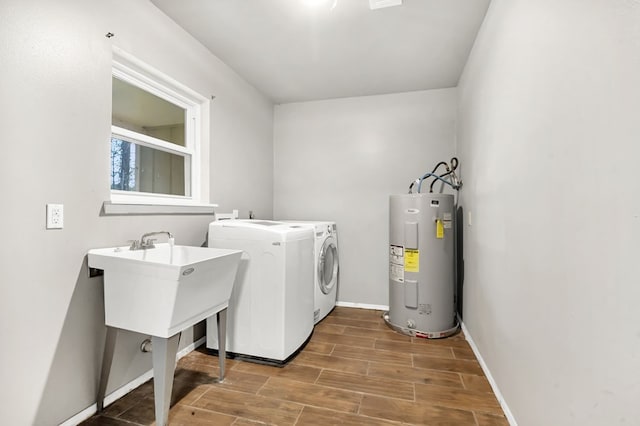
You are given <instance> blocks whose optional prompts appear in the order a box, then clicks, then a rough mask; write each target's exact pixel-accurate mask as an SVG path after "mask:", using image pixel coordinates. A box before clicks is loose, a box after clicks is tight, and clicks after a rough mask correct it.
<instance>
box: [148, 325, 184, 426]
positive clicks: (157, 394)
mask: <svg viewBox="0 0 640 426" xmlns="http://www.w3.org/2000/svg"><path fill="white" fill-rule="evenodd" d="M179 341H180V333H178V334H176V335H174V336H171V337H169V338H164V337H156V336H152V337H151V343H152V344H153V352H152V353H153V394H154V399H155V406H156V425H157V426H166V425H168V424H169V406H170V405H171V390H172V388H173V373H174V372H175V369H176V355H177V353H178V342H179Z"/></svg>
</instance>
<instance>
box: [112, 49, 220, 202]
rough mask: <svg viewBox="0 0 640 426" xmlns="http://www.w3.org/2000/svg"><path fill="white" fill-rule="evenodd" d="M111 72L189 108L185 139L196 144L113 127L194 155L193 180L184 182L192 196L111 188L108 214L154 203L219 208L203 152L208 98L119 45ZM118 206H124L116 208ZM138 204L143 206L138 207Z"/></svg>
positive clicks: (147, 142) (154, 144)
mask: <svg viewBox="0 0 640 426" xmlns="http://www.w3.org/2000/svg"><path fill="white" fill-rule="evenodd" d="M112 75H113V76H115V77H117V78H119V79H121V80H123V81H126V82H128V83H130V84H133V85H135V86H138V87H141V88H142V89H144V90H146V91H148V92H149V93H152V94H154V95H156V96H159V97H161V98H164V99H166V100H168V101H170V102H172V103H174V104H176V105H178V106H181V107H183V108H185V109H186V111H187V117H186V123H185V131H186V135H185V141H193V143H192V145H191V146H189V145H187V146H186V147H181V146H178V145H174V144H170V143H167V142H163V141H160V140H158V139H156V138H153V137H151V136H146V135H141V134H139V133H136V132H131V131H129V130H127V129H123V128H121V127H118V126H112V129H111V131H112V134H115V135H121V136H126V137H131V138H133V139H135V140H136V141H138V142H140V143H141V145H148V146H152V147H153V148H155V149H162V150H166V151H168V152H175V153H180V154H182V155H189V156H191V165H190V167H191V170H190V172H191V173H190V174H191V179H190V182H189V183H187V182H185V184H186V185H189V186H190V188H189V189H190V191H189V193H190V195H189V196H176V195H165V194H149V193H141V192H132V191H118V190H111V197H110V201H107V202H105V203H104V211H105V213H106V214H109V213H107V210H110V211H117V212H118V213H113V214H127V212H128V210H127V207H126V206H130V207H131V208H130V210H131V211H130V213H131V214H138V213H140V212H145V213H149V212H150V211H152V210H153V206H154V205H156V206H177V207H179V206H187V207H188V206H193V207H194V209H193V211H194V213H200V212H202V211H203V209H202V208H203V207H205V208H208V207H211V208H213V207H216V205H215V204H210V203H209V193H208V192H209V184H208V179H209V161H208V159H206V158H204V156H203V154H204V153H208V152H209V141H208V136H209V130H208V129H209V114H208V111H209V99H207V98H206V97H204V96H202V95H200V94H199V93H197V92H195V91H193V90H191V89H190V88H188V87H186V86H185V85H183V84H182V83H179V82H178V81H176V80H174V79H172V78H171V77H169V76H167V75H165V74H163V73H162V72H160V71H158V70H157V69H155V68H153V67H151V66H150V65H148V64H146V63H144V62H142V61H140V60H139V59H137V58H135V57H134V56H132V55H130V54H129V53H127V52H125V51H123V50H122V49H120V48H117V47H114V48H113V70H112ZM187 144H188V142H187ZM115 205H122V206H125V207H123V208H117V209H114V208H113V206H115ZM107 206H109V209H107ZM136 206H143V207H142V208H136ZM175 210H176V212H177V213H185V212H187V213H188V212H189V211H188V210H185V209H183V208H177V209H175ZM158 211H162V212H163V213H166V211H167V209H164V208H160V209H158Z"/></svg>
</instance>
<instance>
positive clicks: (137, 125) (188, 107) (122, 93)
mask: <svg viewBox="0 0 640 426" xmlns="http://www.w3.org/2000/svg"><path fill="white" fill-rule="evenodd" d="M203 110H205V111H207V112H208V100H207V99H206V98H204V97H203V96H201V95H199V94H197V93H195V92H193V91H191V90H190V89H188V88H186V87H184V86H182V85H181V84H179V83H177V82H175V81H173V80H172V79H170V78H169V77H167V76H165V75H163V74H161V73H160V72H158V71H157V70H154V69H152V68H151V67H149V66H148V65H146V64H143V63H141V62H140V61H138V60H137V59H135V58H132V57H131V56H130V55H128V54H126V53H124V52H122V51H119V50H115V51H114V62H113V75H112V109H111V111H112V114H111V142H110V143H111V150H110V184H111V202H112V203H121V204H127V203H128V204H147V205H149V204H159V205H202V204H206V203H208V201H209V200H208V196H207V195H206V191H205V190H206V189H208V186H207V185H204V182H206V180H207V179H208V166H207V162H205V161H203V158H201V152H202V151H203V145H204V138H203V137H202V135H203V133H204V134H207V135H208V129H207V125H208V120H207V119H206V118H205V117H204V114H203ZM205 151H208V150H205ZM203 186H206V188H204V189H205V190H203Z"/></svg>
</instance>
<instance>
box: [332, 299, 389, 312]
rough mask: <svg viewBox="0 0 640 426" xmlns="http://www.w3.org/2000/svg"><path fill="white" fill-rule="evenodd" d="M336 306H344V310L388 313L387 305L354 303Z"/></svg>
mask: <svg viewBox="0 0 640 426" xmlns="http://www.w3.org/2000/svg"><path fill="white" fill-rule="evenodd" d="M336 306H342V307H343V308H359V309H375V310H378V311H388V310H389V306H387V305H370V304H368V303H354V302H340V301H337V302H336Z"/></svg>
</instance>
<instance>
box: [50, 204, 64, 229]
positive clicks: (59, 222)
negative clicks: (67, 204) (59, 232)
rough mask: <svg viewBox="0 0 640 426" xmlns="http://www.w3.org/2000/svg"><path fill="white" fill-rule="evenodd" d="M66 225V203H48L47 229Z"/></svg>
mask: <svg viewBox="0 0 640 426" xmlns="http://www.w3.org/2000/svg"><path fill="white" fill-rule="evenodd" d="M63 227H64V205H62V204H47V229H62V228H63Z"/></svg>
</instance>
